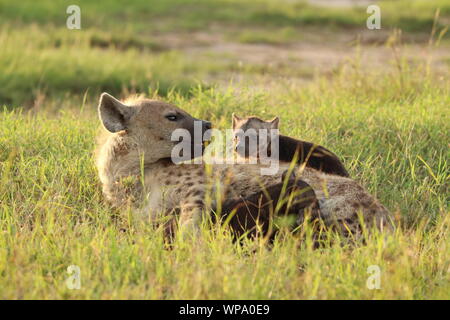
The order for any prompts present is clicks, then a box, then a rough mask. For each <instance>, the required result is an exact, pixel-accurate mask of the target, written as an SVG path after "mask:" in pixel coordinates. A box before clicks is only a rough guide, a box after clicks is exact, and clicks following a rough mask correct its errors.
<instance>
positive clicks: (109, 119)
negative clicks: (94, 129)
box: [98, 92, 135, 133]
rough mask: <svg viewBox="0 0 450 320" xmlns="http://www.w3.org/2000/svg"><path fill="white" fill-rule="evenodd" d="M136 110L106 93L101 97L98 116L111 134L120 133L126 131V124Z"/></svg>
mask: <svg viewBox="0 0 450 320" xmlns="http://www.w3.org/2000/svg"><path fill="white" fill-rule="evenodd" d="M134 112H135V111H134V108H132V107H129V106H126V105H124V104H123V103H122V102H120V101H119V100H117V99H116V98H114V97H113V96H112V95H110V94H108V93H106V92H104V93H102V94H101V96H100V102H99V104H98V114H99V116H100V120H101V121H102V123H103V126H104V127H105V128H106V130H108V131H109V132H112V133H114V132H119V131H122V130H125V129H126V122H127V121H128V120H129V119H130V118H131V116H132V115H133V114H134Z"/></svg>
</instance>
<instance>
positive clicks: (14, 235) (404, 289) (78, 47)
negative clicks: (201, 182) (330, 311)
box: [0, 0, 450, 299]
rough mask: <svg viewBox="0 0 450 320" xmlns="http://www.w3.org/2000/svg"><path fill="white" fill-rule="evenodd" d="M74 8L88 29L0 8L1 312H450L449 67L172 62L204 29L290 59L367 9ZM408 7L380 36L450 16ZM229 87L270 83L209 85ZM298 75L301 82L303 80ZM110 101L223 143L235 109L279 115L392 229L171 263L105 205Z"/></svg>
mask: <svg viewBox="0 0 450 320" xmlns="http://www.w3.org/2000/svg"><path fill="white" fill-rule="evenodd" d="M77 3H80V4H81V8H82V27H83V29H82V30H79V31H70V30H67V29H65V17H66V15H65V14H64V13H65V8H66V6H67V5H68V4H74V3H73V2H72V1H70V3H69V2H62V1H61V2H54V1H45V0H44V1H39V3H36V2H32V1H14V2H12V1H4V0H0V25H1V27H2V29H1V31H0V47H1V50H0V70H1V72H0V107H1V111H0V299H39V298H44V299H52V298H56V299H95V298H104V299H110V298H118V299H127V298H134V299H141V298H150V299H178V298H184V299H201V298H203V299H226V298H229V299H358V298H362V299H432V298H436V299H448V297H449V296H450V215H449V213H450V212H449V194H450V190H449V179H450V169H449V159H450V152H449V146H450V136H449V132H450V124H449V123H450V122H449V111H448V106H449V105H450V95H449V93H450V92H449V91H450V86H449V82H448V77H449V72H448V68H447V69H446V68H443V67H442V66H440V69H438V68H436V66H435V65H432V64H430V63H428V62H427V61H426V60H421V59H419V58H418V59H417V61H416V60H414V61H411V60H406V59H405V58H403V56H402V47H401V46H400V45H399V44H398V43H397V42H395V41H394V42H392V41H390V42H389V44H390V45H391V46H393V47H394V49H395V50H398V51H396V54H397V55H394V57H396V58H395V59H394V60H393V61H391V59H389V60H386V61H384V63H385V64H384V65H383V66H384V67H383V68H377V69H375V70H374V68H368V67H367V66H365V65H362V64H361V62H360V56H359V55H358V54H356V55H355V58H354V59H353V60H351V61H347V62H343V63H341V64H340V65H339V66H337V67H336V68H335V69H334V70H333V71H332V72H328V73H325V74H321V73H319V74H315V73H314V72H313V71H312V70H309V69H308V70H298V69H297V68H293V67H292V64H291V61H285V62H284V64H282V65H275V66H270V65H268V64H254V65H251V64H244V65H242V66H239V65H238V66H236V64H233V63H232V62H229V63H228V62H227V59H226V57H225V58H224V59H218V58H217V56H210V57H207V56H197V55H196V54H193V53H192V52H188V50H185V49H183V48H179V49H172V48H171V46H170V44H169V43H166V42H165V39H167V38H165V37H164V35H167V34H171V33H172V32H180V31H186V30H201V29H202V28H209V27H211V28H217V30H220V34H221V35H222V36H223V37H224V38H225V39H227V40H228V41H231V42H243V43H245V44H247V45H252V44H255V43H256V44H260V43H265V44H269V45H275V46H282V45H283V44H286V43H289V42H290V41H292V39H293V38H296V39H297V40H298V39H303V38H302V36H303V34H302V33H299V34H298V35H297V34H296V31H297V30H303V27H304V26H306V25H309V26H310V27H311V26H312V27H313V28H314V26H316V27H317V26H320V29H322V28H325V29H327V30H328V32H333V34H336V35H337V36H339V34H342V33H344V32H347V31H348V30H350V29H352V28H361V26H359V23H360V21H363V23H364V19H365V18H363V17H366V14H365V10H363V11H362V13H361V12H359V11H358V10H356V9H326V8H324V9H322V8H321V9H317V8H314V7H310V6H307V5H305V4H299V3H295V2H292V1H289V2H286V3H283V6H281V5H278V4H277V3H276V2H274V1H262V0H261V1H258V2H255V1H234V0H233V1H231V0H229V1H225V0H222V1H215V2H212V1H206V0H205V1H203V0H202V1H178V0H172V1H170V2H168V1H154V2H152V5H151V6H150V5H148V4H146V3H147V2H144V1H136V2H135V3H134V4H133V5H132V6H131V5H128V6H126V7H123V6H122V5H121V2H119V1H115V2H111V3H110V5H108V6H106V5H103V4H98V3H96V2H92V1H89V2H88V1H79V2H77ZM407 3H408V6H407V7H404V4H405V1H396V2H392V3H390V2H386V3H385V4H383V7H384V6H385V7H384V8H385V10H386V12H385V13H387V15H386V17H385V18H386V20H383V21H386V23H388V24H387V25H386V26H390V24H389V23H391V22H392V23H393V24H392V26H394V25H395V26H402V25H404V26H406V28H404V30H405V31H407V32H409V36H410V37H411V38H413V39H414V38H415V35H416V33H417V34H419V33H421V32H422V31H423V32H429V30H430V29H431V27H430V26H431V25H430V23H431V21H432V17H433V15H434V9H435V8H436V7H438V6H440V7H441V16H442V17H444V18H445V17H448V15H449V14H450V9H449V8H450V7H449V5H448V4H447V2H446V1H414V2H409V1H408V2H407ZM402 5H403V6H402ZM192 8H195V10H191V9H192ZM400 8H401V9H400ZM382 10H384V9H382ZM385 18H383V19H385ZM412 18H414V19H412ZM430 19H431V20H430ZM117 21H121V23H117ZM123 21H124V23H122V22H123ZM394 22H395V23H394ZM357 25H358V26H359V27H357ZM364 25H365V24H363V27H362V28H364ZM442 27H443V25H441V26H440V27H439V29H438V30H441V29H442ZM253 28H254V29H253ZM207 30H209V29H207ZM236 30H238V32H236ZM255 30H256V32H254V31H255ZM315 30H317V32H319V28H317V29H310V30H309V31H312V32H315ZM279 32H282V33H281V35H280V37H276V36H275V35H276V34H278V33H279ZM166 33H167V34H166ZM185 36H186V37H189V34H185ZM337 38H338V37H337ZM169 39H170V38H169ZM332 40H333V39H331V38H330V41H332ZM445 40H446V39H444V41H443V44H444V45H447V46H448V43H446V42H445ZM305 41H306V40H305ZM327 41H328V40H327ZM327 43H328V42H327ZM306 44H307V43H306ZM329 44H330V45H331V46H332V45H333V42H330V43H329ZM370 49H371V48H370V47H362V48H359V47H357V48H356V51H357V52H358V50H361V51H363V52H364V50H370ZM424 49H427V47H425V46H424ZM428 49H430V48H429V47H428ZM233 72H239V74H240V75H242V76H249V75H252V74H264V75H265V78H264V81H262V82H258V81H257V80H255V81H254V82H238V83H233V82H230V84H229V85H223V84H222V85H220V84H218V85H214V83H213V82H212V84H211V83H210V84H208V85H207V86H205V85H201V83H202V82H207V81H205V80H206V79H207V78H208V77H211V75H217V74H219V75H222V78H224V79H225V80H229V75H230V73H233ZM299 73H307V74H308V81H307V82H306V81H301V82H299V81H295V80H296V76H297V75H298V74H299ZM281 75H282V76H283V77H282V76H281ZM157 88H158V90H156V89H157ZM101 91H109V92H111V93H114V94H116V95H118V96H121V97H125V96H126V95H127V94H130V93H133V92H143V93H148V94H150V95H156V94H159V95H160V98H162V99H165V100H168V101H170V102H173V103H175V104H177V105H179V106H180V107H181V108H183V109H185V110H187V111H188V112H190V113H191V114H193V115H194V116H196V117H199V118H204V119H209V120H211V121H212V122H213V123H214V124H215V125H216V126H217V127H219V128H229V127H230V125H231V114H232V112H236V113H238V114H239V115H242V116H244V115H250V114H255V115H258V116H260V117H263V118H267V119H270V118H271V117H273V116H279V117H280V118H281V132H282V133H283V134H286V135H290V136H293V137H297V138H300V139H304V140H307V141H314V142H316V143H319V144H322V145H324V146H326V147H327V148H329V149H331V150H332V151H334V152H335V153H337V154H338V155H339V156H341V157H342V159H343V161H344V163H345V165H346V167H347V168H348V169H349V171H350V174H351V175H352V177H354V178H355V179H356V180H358V181H360V182H361V183H362V184H363V185H364V186H365V187H366V188H367V189H368V190H369V191H370V192H371V193H373V194H375V195H376V196H377V197H378V198H379V199H380V201H381V202H382V203H383V204H385V205H386V206H387V207H388V208H389V209H390V210H391V211H392V213H393V214H394V216H395V220H396V223H397V225H398V228H397V229H396V231H395V232H394V233H392V234H374V235H371V236H370V237H369V238H367V239H366V243H357V244H354V245H351V246H350V245H344V246H341V245H338V244H337V243H338V242H339V241H334V240H337V239H334V237H335V235H332V234H330V235H329V237H330V242H329V243H326V244H325V245H324V246H323V247H322V248H320V249H317V250H314V249H313V248H312V242H311V239H310V236H309V235H308V234H307V235H306V236H305V239H303V240H302V239H301V238H299V237H298V236H293V235H291V234H289V233H288V232H286V230H282V231H281V233H280V236H279V237H278V238H277V239H276V241H275V243H274V245H273V247H268V246H267V245H264V244H262V243H260V242H258V241H255V242H246V243H244V245H243V246H239V245H236V244H233V243H232V241H231V237H230V235H229V234H228V232H227V230H226V229H224V228H222V227H220V226H217V225H213V226H208V225H205V226H204V227H203V229H202V241H201V242H196V243H192V242H189V241H186V242H183V241H178V242H176V243H175V246H174V248H173V249H172V250H168V249H166V248H165V247H164V245H163V236H162V230H160V229H155V228H153V227H151V226H150V225H149V224H147V223H145V222H143V221H139V220H136V219H135V218H133V215H132V212H121V213H118V212H115V211H113V210H112V209H111V208H110V207H109V206H108V205H107V204H106V203H105V201H104V199H103V196H102V194H101V186H100V182H99V180H98V178H97V172H96V169H95V166H94V160H93V150H94V148H95V137H96V135H97V133H98V129H99V120H98V116H97V114H96V103H97V100H98V95H99V93H100V92H101ZM70 265H77V266H79V267H80V269H81V289H80V290H69V289H68V288H67V286H66V284H65V280H66V279H67V277H68V276H69V274H68V273H67V271H66V270H67V267H68V266H70ZM371 265H378V266H379V267H380V268H381V271H382V273H381V289H380V290H369V289H368V288H367V287H366V281H367V278H368V277H369V274H368V272H367V268H368V267H369V266H371Z"/></svg>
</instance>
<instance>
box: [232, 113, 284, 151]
mask: <svg viewBox="0 0 450 320" xmlns="http://www.w3.org/2000/svg"><path fill="white" fill-rule="evenodd" d="M279 123H280V119H279V118H278V117H275V118H274V119H272V120H269V121H264V120H262V119H260V118H258V117H247V118H240V117H238V116H237V115H235V114H234V113H233V135H234V148H235V150H236V152H237V153H238V154H239V155H240V156H241V157H245V158H249V157H259V154H260V153H259V150H266V151H267V152H268V153H269V154H270V149H271V141H272V140H271V139H272V135H271V130H278V125H279Z"/></svg>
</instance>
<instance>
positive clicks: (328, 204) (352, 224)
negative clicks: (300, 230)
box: [233, 115, 391, 235]
mask: <svg viewBox="0 0 450 320" xmlns="http://www.w3.org/2000/svg"><path fill="white" fill-rule="evenodd" d="M278 125H279V119H278V118H275V119H274V120H272V121H263V120H261V119H259V118H257V117H247V118H239V117H237V116H236V115H233V130H234V134H235V140H234V141H235V150H236V151H237V153H238V154H239V156H241V157H243V158H257V159H259V156H260V154H261V153H260V152H259V151H260V150H256V149H250V148H248V147H247V145H246V143H245V139H248V140H250V141H258V148H261V147H265V148H268V149H269V152H263V153H262V154H267V153H269V154H270V151H271V150H270V149H271V148H272V147H273V146H272V145H271V143H272V136H271V135H270V134H268V131H270V130H278ZM261 133H263V134H264V136H260V134H261ZM262 137H264V138H262ZM274 141H276V142H277V144H276V147H277V148H278V149H279V150H278V154H279V159H280V161H282V162H291V161H293V159H294V156H295V155H296V154H297V155H298V151H299V148H304V147H307V148H308V147H309V145H305V142H303V141H300V140H296V139H293V138H290V137H285V136H281V135H278V139H275V140H274ZM272 151H273V150H272ZM309 153H311V155H312V157H313V160H314V161H313V162H311V161H309V160H306V161H305V159H300V160H299V161H298V162H297V163H299V164H301V165H300V167H299V168H298V169H297V170H295V172H294V174H295V176H296V177H297V179H299V180H301V181H302V182H306V183H307V184H308V185H309V186H311V187H312V189H313V190H314V192H315V195H316V197H317V198H318V200H319V209H320V217H321V219H323V220H324V222H325V224H328V225H333V226H336V227H338V230H340V231H341V232H343V233H344V234H348V233H352V234H356V235H358V234H360V232H361V224H360V220H361V219H360V218H362V219H363V220H364V222H365V223H367V224H368V225H375V226H376V227H379V228H383V227H384V228H390V227H391V217H390V213H389V211H388V210H387V209H386V208H385V207H384V206H383V205H382V204H381V203H380V202H379V201H378V200H377V199H375V198H374V197H372V196H371V195H370V194H369V193H368V192H367V191H366V190H365V189H364V188H363V187H362V186H361V185H359V184H358V183H357V182H356V181H355V180H353V179H350V178H349V177H348V173H347V171H346V170H345V168H344V166H343V165H342V163H341V162H340V161H339V159H338V158H337V156H336V155H334V154H333V153H331V152H330V151H328V150H326V149H325V148H323V147H320V146H319V148H318V149H317V150H314V151H313V150H310V152H309ZM311 155H310V156H311ZM309 159H311V157H309ZM324 168H326V170H324ZM316 169H320V170H321V171H319V170H316ZM324 171H325V172H324Z"/></svg>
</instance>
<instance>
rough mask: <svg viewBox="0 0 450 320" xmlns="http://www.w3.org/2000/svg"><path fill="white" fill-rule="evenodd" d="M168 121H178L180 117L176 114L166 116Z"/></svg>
mask: <svg viewBox="0 0 450 320" xmlns="http://www.w3.org/2000/svg"><path fill="white" fill-rule="evenodd" d="M166 119H167V120H169V121H177V120H178V117H177V116H176V115H175V114H168V115H167V116H166Z"/></svg>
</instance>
